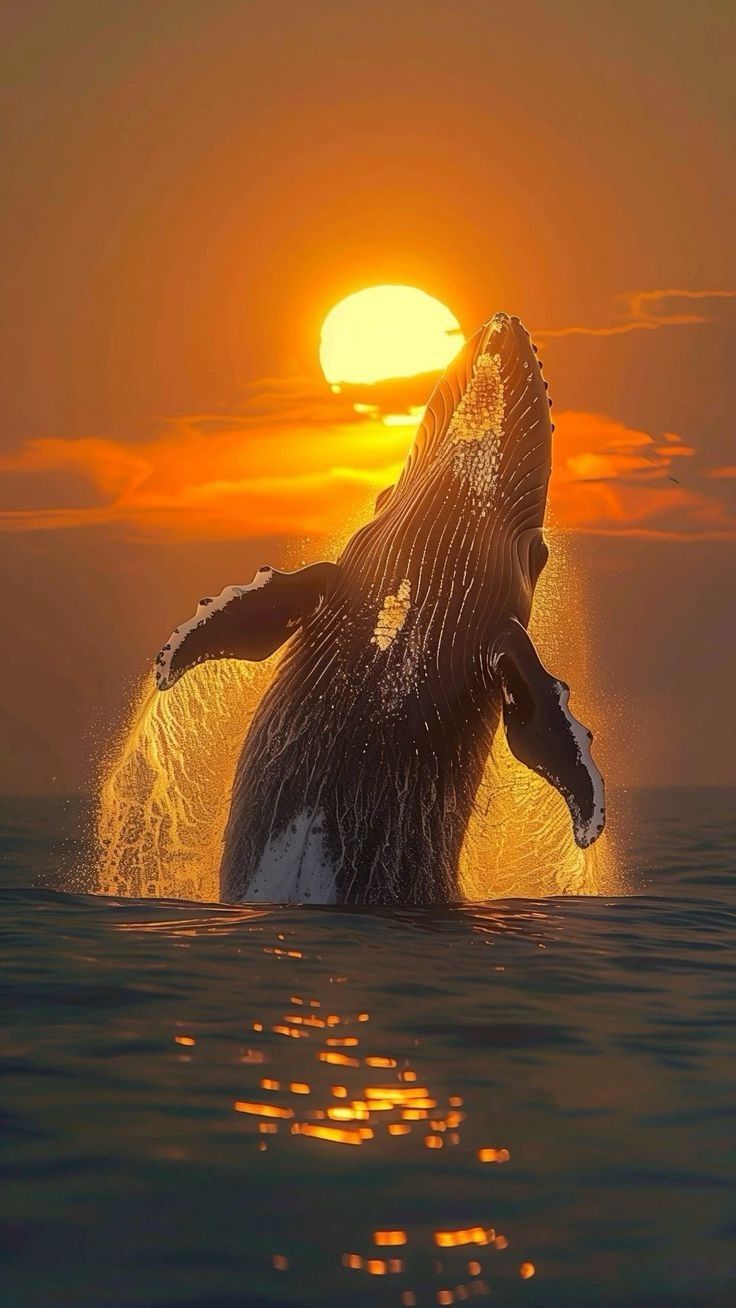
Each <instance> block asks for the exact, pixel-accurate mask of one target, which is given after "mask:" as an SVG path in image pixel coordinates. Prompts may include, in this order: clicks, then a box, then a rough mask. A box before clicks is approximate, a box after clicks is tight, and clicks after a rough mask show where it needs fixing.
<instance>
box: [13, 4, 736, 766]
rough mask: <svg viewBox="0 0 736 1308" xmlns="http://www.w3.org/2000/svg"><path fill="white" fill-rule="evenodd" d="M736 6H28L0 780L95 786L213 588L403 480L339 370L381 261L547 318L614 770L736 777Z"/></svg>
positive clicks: (385, 277)
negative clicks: (621, 763) (614, 708)
mask: <svg viewBox="0 0 736 1308" xmlns="http://www.w3.org/2000/svg"><path fill="white" fill-rule="evenodd" d="M665 18H666V21H665ZM733 25H734V23H733V17H732V15H731V14H729V12H728V10H727V8H726V7H725V6H722V5H720V4H717V3H713V2H712V0H709V2H707V3H705V4H704V5H702V6H699V7H698V9H697V12H696V11H695V9H694V7H693V6H692V5H690V4H686V3H684V0H683V2H682V3H680V0H672V3H669V4H667V5H666V6H665V5H663V4H659V3H647V4H644V5H642V4H639V3H636V4H635V3H633V0H632V2H631V3H626V2H623V3H620V4H617V5H615V6H613V5H611V6H599V7H597V8H595V9H593V10H592V11H591V8H590V6H586V5H584V4H582V3H577V2H575V3H572V0H561V3H559V4H557V5H555V6H550V5H548V4H546V3H530V4H529V5H527V6H526V7H525V9H524V11H523V13H522V12H519V13H513V12H508V13H507V12H504V11H502V10H500V9H498V8H497V7H495V6H492V5H488V4H483V5H481V4H477V3H469V2H467V0H466V2H465V3H463V2H462V0H461V2H460V3H458V4H456V5H453V6H452V7H450V6H448V5H446V4H441V3H435V2H433V0H425V2H424V3H422V4H421V5H419V4H418V3H407V4H405V5H401V6H398V5H397V6H380V5H376V4H375V3H372V4H364V3H362V2H361V0H355V2H354V3H351V4H350V5H345V4H341V3H337V2H336V0H334V2H332V3H325V2H324V0H322V2H319V0H318V2H317V3H313V4H310V5H302V4H299V3H296V2H295V0H287V3H285V4H283V5H281V6H279V7H278V8H277V9H274V10H273V11H271V9H270V7H267V6H263V5H251V4H249V3H242V2H238V3H235V2H233V3H231V2H230V0H218V2H217V3H215V4H213V5H211V6H202V5H200V4H199V3H197V2H196V0H177V3H176V4H167V3H164V4H162V5H158V6H145V5H137V4H133V5H132V6H119V5H118V4H117V3H113V2H112V0H95V3H92V2H91V0H90V2H89V3H82V2H81V0H70V3H69V4H68V5H66V6H58V5H55V4H52V3H41V4H38V5H35V6H27V5H23V4H11V5H10V6H5V8H4V18H3V26H4V31H3V33H2V36H3V40H2V43H1V48H2V56H1V58H2V62H3V77H2V85H3V87H4V91H3V95H4V97H5V100H6V110H7V111H8V113H7V115H6V116H7V118H8V121H9V132H8V135H7V139H6V141H5V144H4V146H3V159H2V165H3V177H4V179H5V183H6V195H7V199H6V203H5V206H4V211H3V214H2V216H1V217H0V229H1V230H2V235H3V238H4V239H3V250H4V255H5V257H4V260H3V268H2V291H3V293H2V297H1V299H2V304H3V324H2V329H1V330H2V344H3V348H2V350H0V393H1V394H2V396H3V405H2V417H1V419H0V474H1V477H0V542H2V559H1V565H0V566H2V574H3V587H4V593H5V595H6V597H7V604H6V614H7V612H8V611H10V612H12V633H11V639H10V640H9V641H7V642H6V647H5V649H4V652H3V660H4V670H5V676H4V678H3V679H2V686H1V688H0V715H1V716H2V720H3V723H4V726H5V735H6V739H7V740H8V741H9V749H8V750H7V751H6V758H5V761H4V763H3V768H4V771H3V773H2V776H0V789H16V788H17V789H22V790H70V789H77V788H80V787H83V786H84V785H85V784H86V782H87V779H88V777H89V768H90V760H91V759H92V758H93V756H94V755H95V752H96V751H97V750H98V747H99V740H100V739H101V738H105V737H106V736H107V735H108V733H109V731H110V728H111V725H112V724H113V723H114V722H116V721H117V720H119V718H120V716H121V715H122V714H124V711H125V707H126V704H127V702H128V698H129V694H130V690H131V687H132V685H133V684H134V682H135V679H136V678H137V677H138V676H140V675H141V674H142V673H143V672H144V671H145V669H146V666H147V663H148V662H149V661H150V658H151V655H152V653H153V652H154V651H155V649H156V647H157V645H158V644H159V643H160V639H161V638H162V636H163V635H165V634H166V632H167V631H168V630H169V629H170V627H171V626H172V625H173V622H175V621H178V620H179V619H180V618H181V617H182V616H184V615H186V614H187V613H189V612H190V610H191V608H192V602H193V600H196V598H197V597H198V595H199V594H200V593H201V594H204V593H209V592H216V591H219V590H220V589H221V588H222V586H223V585H225V584H226V583H228V582H232V581H238V580H240V581H242V580H244V579H245V580H247V579H248V578H249V576H250V575H251V574H252V572H253V571H254V569H255V567H257V566H258V565H259V564H260V563H262V562H264V561H270V562H274V563H279V562H284V561H286V560H289V559H292V558H293V555H294V550H295V549H296V550H297V551H298V548H299V546H298V542H299V540H300V539H301V538H302V537H303V536H309V537H311V538H312V540H313V541H314V540H315V538H317V539H319V538H321V537H325V538H329V536H330V535H331V534H332V533H333V532H334V531H335V530H337V529H339V528H340V526H341V524H342V523H344V521H345V518H346V516H348V517H352V516H353V515H356V514H358V513H360V512H363V511H365V508H366V506H367V505H369V504H370V502H371V499H372V497H373V496H374V494H375V492H376V491H377V490H380V489H381V488H382V486H384V485H386V484H387V483H388V482H389V481H390V480H392V479H393V477H394V476H395V474H396V471H397V468H398V466H399V465H400V464H401V462H402V461H403V457H404V454H405V451H406V448H407V445H408V442H409V439H410V433H409V431H408V430H407V429H406V428H393V429H387V428H385V427H383V426H382V424H380V423H378V422H376V421H375V420H371V419H370V418H366V417H364V416H363V417H361V416H359V415H356V414H355V413H354V411H353V409H352V405H351V403H350V398H351V397H346V396H344V395H340V396H335V395H333V394H332V393H331V392H330V390H329V388H328V387H327V386H326V385H325V384H324V382H323V379H322V377H321V374H320V372H319V367H318V361H317V344H318V336H319V327H320V323H321V322H322V320H323V318H324V315H325V314H326V312H327V311H328V309H329V308H330V307H331V306H332V305H333V304H334V303H335V302H336V301H337V300H338V299H340V298H341V297H342V296H344V295H346V294H348V293H349V292H351V291H353V290H356V289H358V288H360V287H361V286H365V285H370V284H373V283H375V282H385V281H386V282H405V283H408V284H410V285H416V286H419V287H422V288H423V289H425V290H427V291H428V292H430V293H431V294H433V295H436V296H438V297H439V298H440V299H441V300H442V301H443V302H444V303H446V304H447V305H448V306H449V307H450V308H451V309H452V310H453V312H454V313H455V314H456V315H457V316H458V318H459V320H460V322H461V323H462V325H463V327H464V329H465V330H466V331H471V330H473V329H474V327H475V326H477V325H478V324H479V323H480V322H481V321H482V320H483V319H484V318H485V317H487V316H488V315H489V314H490V313H492V312H493V311H495V310H496V309H499V308H504V309H506V310H508V311H510V312H518V313H519V314H520V315H521V317H522V318H523V319H524V320H525V322H526V323H527V325H528V326H529V327H530V329H531V330H532V332H533V333H534V334H535V336H536V337H537V338H538V340H539V343H540V347H541V353H542V355H543V358H544V363H545V373H546V376H547V377H548V380H549V382H550V391H551V394H552V396H553V399H554V402H555V410H554V417H555V422H556V428H557V429H556V433H555V453H554V459H555V463H554V475H553V486H552V495H551V515H552V520H553V522H554V523H555V525H556V526H557V527H559V528H564V529H568V530H569V531H570V532H571V533H572V534H573V538H574V550H575V554H576V557H577V558H578V559H579V560H580V561H581V564H582V566H583V568H584V571H585V574H586V577H587V579H588V585H589V590H590V594H591V596H592V597H594V598H593V599H592V600H591V605H592V607H591V617H590V628H591V635H592V639H593V642H594V646H595V649H596V655H597V657H598V658H599V659H600V665H601V669H602V676H603V675H605V678H606V682H607V684H610V686H611V688H612V690H611V693H612V694H614V695H615V697H616V700H617V703H619V704H621V705H623V706H624V712H625V714H626V719H627V727H626V730H627V738H628V739H629V741H630V750H629V752H628V756H627V764H626V768H625V769H624V770H622V775H621V776H619V777H617V778H615V779H616V780H618V781H620V782H623V783H627V782H631V783H633V782H654V783H667V782H678V781H683V782H696V781H703V782H725V781H736V759H735V758H734V752H733V740H734V738H735V737H736V718H735V717H734V716H733V715H734V712H736V710H734V707H733V699H734V697H733V696H732V695H731V694H730V690H728V687H729V686H730V680H729V678H730V675H731V673H730V672H729V669H730V668H731V667H732V661H733V644H734V625H735V622H734V618H733V614H732V607H733V606H732V604H730V605H729V600H728V588H729V587H732V586H733V580H734V568H733V560H734V540H735V538H736V506H735V504H734V495H735V491H734V487H735V486H736V477H735V470H734V457H735V456H734V450H735V448H736V445H735V437H734V430H733V417H732V404H731V395H730V386H731V382H730V375H731V373H732V343H733V328H734V320H735V318H736V298H734V289H735V288H736V268H734V256H733V252H732V241H731V237H730V229H731V226H732V223H731V222H730V221H729V216H730V217H732V215H733V198H734V196H733V189H734V187H733V183H734V170H733V165H732V148H731V141H732V129H733V91H732V80H733V79H732V76H731V70H730V65H729V59H728V53H727V52H728V50H729V49H730V48H731V43H732V39H733V30H732V29H733ZM430 381H431V379H423V380H422V382H421V383H420V384H419V385H418V392H417V394H416V395H415V396H413V397H412V398H413V401H414V402H415V403H416V402H419V401H420V400H421V399H422V398H424V393H425V390H426V387H427V385H429V384H430ZM378 398H379V399H380V396H378ZM729 714H730V715H731V717H730V718H729Z"/></svg>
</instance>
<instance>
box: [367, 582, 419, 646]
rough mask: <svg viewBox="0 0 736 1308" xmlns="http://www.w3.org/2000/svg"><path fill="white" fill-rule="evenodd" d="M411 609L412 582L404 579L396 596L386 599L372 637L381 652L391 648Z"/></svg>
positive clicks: (389, 596) (388, 596) (386, 597)
mask: <svg viewBox="0 0 736 1308" xmlns="http://www.w3.org/2000/svg"><path fill="white" fill-rule="evenodd" d="M410 608H411V582H410V581H409V580H408V578H407V577H404V580H403V581H402V582H401V583H400V584H399V588H398V590H397V592H396V594H395V595H386V596H385V597H384V601H383V604H382V605H381V607H380V609H379V611H378V617H377V619H376V626H375V630H374V632H373V636H372V637H371V639H372V641H373V643H374V645H377V646H378V648H379V649H380V650H387V649H388V648H389V646H390V645H391V644H392V643H393V641H394V640H395V639H396V637H397V636H398V634H399V632H400V631H401V629H402V627H403V625H404V623H405V622H406V619H407V617H408V614H409V609H410Z"/></svg>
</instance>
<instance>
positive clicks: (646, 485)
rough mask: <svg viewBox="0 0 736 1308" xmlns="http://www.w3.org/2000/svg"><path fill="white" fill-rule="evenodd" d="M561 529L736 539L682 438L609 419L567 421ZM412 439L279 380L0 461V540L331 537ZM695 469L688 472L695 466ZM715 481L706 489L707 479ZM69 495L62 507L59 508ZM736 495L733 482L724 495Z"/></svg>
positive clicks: (734, 526)
mask: <svg viewBox="0 0 736 1308" xmlns="http://www.w3.org/2000/svg"><path fill="white" fill-rule="evenodd" d="M555 423H556V433H555V437H554V460H553V462H554V469H553V477H552V484H551V491H550V516H551V521H552V522H553V523H554V524H555V525H557V526H559V527H561V528H564V529H567V530H574V531H587V532H595V533H606V534H612V535H622V534H626V535H632V534H633V535H655V536H660V537H665V538H671V539H693V538H695V539H702V538H703V537H710V538H721V537H732V536H735V535H736V523H735V522H734V518H733V515H732V513H731V512H730V510H729V509H728V506H727V504H726V502H725V500H724V498H723V494H722V492H721V491H720V490H719V489H718V488H717V486H716V485H715V484H714V483H715V482H716V481H717V480H718V479H724V478H727V477H733V476H734V472H735V471H736V470H734V469H733V468H712V469H705V471H704V475H703V474H702V473H700V472H699V471H698V464H699V459H698V453H697V451H696V450H695V448H694V447H693V446H692V445H689V444H687V443H686V442H685V441H684V440H683V438H682V437H681V436H679V435H677V434H676V433H674V432H662V433H654V434H651V433H649V432H646V431H643V430H639V429H636V428H633V427H629V426H626V425H625V424H624V423H621V422H620V421H618V420H617V419H616V418H614V417H611V416H609V415H606V414H600V413H589V412H584V411H580V410H568V411H566V412H562V413H559V414H556V415H555ZM409 444H410V432H409V430H408V429H407V428H406V427H388V426H386V425H385V424H384V423H382V422H381V421H380V420H379V419H378V418H377V417H376V416H375V415H372V414H365V413H358V414H356V413H355V411H354V409H353V406H352V403H351V402H350V400H349V399H348V398H346V397H345V396H336V395H332V394H331V393H329V392H328V393H325V389H324V387H322V386H317V385H316V384H313V383H311V382H302V381H299V380H297V381H290V382H284V381H277V380H269V381H267V382H265V383H261V384H259V386H258V387H257V388H254V390H253V392H252V393H251V395H250V397H249V398H248V401H247V403H246V404H245V406H244V408H243V412H242V413H239V414H234V415H227V414H195V415H188V416H185V417H181V418H177V419H175V420H172V421H166V422H162V423H161V424H160V426H159V429H158V430H157V431H156V432H154V433H153V435H151V436H150V437H149V438H147V439H146V440H142V441H135V442H127V443H124V442H121V441H112V440H105V439H102V438H89V439H82V440H61V439H42V440H31V441H28V442H26V444H25V445H23V446H22V447H21V448H20V449H19V450H18V451H16V452H15V453H14V454H12V455H10V456H7V457H5V458H4V459H1V460H0V471H2V472H4V473H5V474H6V475H5V477H4V479H3V481H4V490H3V496H4V502H5V507H4V508H2V509H0V531H4V532H29V531H63V530H70V529H79V528H88V529H93V528H99V527H116V528H117V529H118V530H121V531H124V532H126V533H127V534H129V535H136V536H139V537H151V536H156V537H159V538H165V539H172V540H197V539H203V540H205V539H206V540H223V539H242V538H248V537H257V536H265V535H285V536H292V537H300V536H314V535H316V536H328V535H331V534H333V533H335V532H338V531H341V530H342V529H343V528H344V526H345V523H346V522H349V521H351V520H352V519H353V518H355V519H356V520H357V519H358V517H359V516H360V515H364V514H365V513H367V512H370V508H371V504H372V501H373V499H374V498H375V495H376V494H377V492H378V491H380V490H382V489H383V487H384V486H387V485H390V484H391V483H392V482H393V481H394V480H395V479H396V477H397V476H398V474H399V471H400V469H401V466H402V464H403V461H404V457H405V454H406V451H407V448H408V446H409ZM683 470H684V471H683ZM704 477H705V478H707V479H708V480H707V481H706V480H704ZM59 487H62V488H64V492H65V493H64V496H63V502H60V503H59V502H57V503H53V502H52V503H51V505H50V504H49V495H50V493H51V491H53V493H54V494H56V495H58V493H59ZM724 491H725V487H724Z"/></svg>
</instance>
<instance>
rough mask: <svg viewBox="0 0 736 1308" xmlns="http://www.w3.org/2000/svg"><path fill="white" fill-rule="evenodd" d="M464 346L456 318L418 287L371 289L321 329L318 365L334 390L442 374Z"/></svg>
mask: <svg viewBox="0 0 736 1308" xmlns="http://www.w3.org/2000/svg"><path fill="white" fill-rule="evenodd" d="M462 342H463V336H462V331H461V328H460V324H459V322H458V320H457V318H456V317H455V315H454V313H451V311H450V310H449V309H448V308H447V306H446V305H444V304H442V302H441V301H440V300H436V299H435V298H434V296H432V295H427V293H426V291H420V290H418V289H417V288H416V287H415V286H368V287H366V289H365V290H363V291H355V293H354V294H353V295H348V296H346V298H345V299H344V300H340V302H339V304H336V305H335V307H334V309H330V312H329V313H328V315H327V317H326V318H325V320H324V322H323V324H322V334H321V337H320V347H319V361H320V364H321V366H322V371H323V373H324V375H325V377H326V379H327V381H328V382H330V384H331V385H332V386H339V385H341V384H348V385H350V384H353V385H372V384H373V383H375V382H379V381H386V380H388V379H389V378H392V377H414V376H416V375H417V374H418V373H425V372H440V371H442V369H444V368H446V367H447V365H448V363H449V362H450V360H451V359H453V358H454V357H455V355H456V354H457V352H458V350H459V349H460V346H461V345H462Z"/></svg>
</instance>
